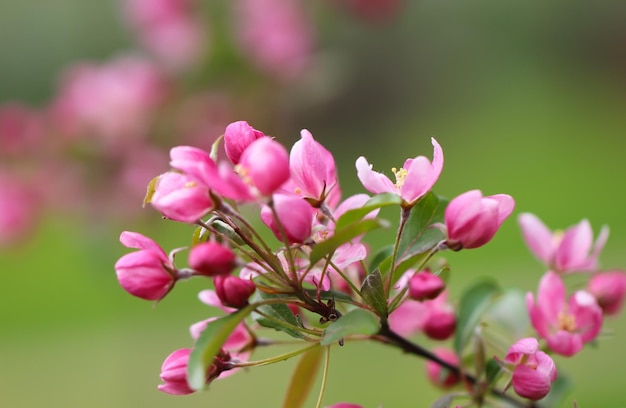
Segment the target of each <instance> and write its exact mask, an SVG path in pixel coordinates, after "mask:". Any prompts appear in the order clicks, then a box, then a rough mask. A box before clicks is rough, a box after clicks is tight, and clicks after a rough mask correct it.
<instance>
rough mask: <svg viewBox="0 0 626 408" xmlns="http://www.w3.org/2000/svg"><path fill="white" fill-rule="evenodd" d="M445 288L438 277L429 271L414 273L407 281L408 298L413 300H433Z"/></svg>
mask: <svg viewBox="0 0 626 408" xmlns="http://www.w3.org/2000/svg"><path fill="white" fill-rule="evenodd" d="M445 288H446V284H445V282H444V281H443V279H441V278H440V277H439V276H436V275H433V274H432V273H430V271H421V272H418V273H416V274H415V275H413V276H412V277H411V279H410V280H409V296H410V297H411V299H415V300H420V301H422V300H430V299H434V298H436V297H437V296H439V294H440V293H441V292H443V290H444V289H445Z"/></svg>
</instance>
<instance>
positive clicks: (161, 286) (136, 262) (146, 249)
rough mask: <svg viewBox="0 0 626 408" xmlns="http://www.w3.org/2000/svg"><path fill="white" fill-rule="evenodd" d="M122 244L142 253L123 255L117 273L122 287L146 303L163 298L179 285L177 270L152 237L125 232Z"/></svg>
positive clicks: (122, 236) (121, 240) (117, 263)
mask: <svg viewBox="0 0 626 408" xmlns="http://www.w3.org/2000/svg"><path fill="white" fill-rule="evenodd" d="M120 242H121V243H122V244H123V245H124V246H125V247H127V248H137V249H139V251H136V252H131V253H129V254H126V255H124V256H122V257H121V258H120V259H119V260H118V261H117V262H116V263H115V272H116V273H117V279H118V281H119V283H120V285H121V286H122V288H123V289H124V290H125V291H127V292H128V293H130V294H131V295H133V296H137V297H139V298H142V299H146V300H159V299H162V298H163V297H164V296H165V295H167V293H168V292H169V291H170V290H171V289H172V287H173V286H174V283H175V282H176V278H175V275H176V268H175V267H174V265H172V264H171V262H170V260H169V258H168V256H167V254H166V253H165V251H163V249H162V248H161V247H160V246H159V245H158V244H157V243H156V242H154V241H153V240H151V239H150V238H148V237H146V236H144V235H141V234H139V233H137V232H129V231H124V232H122V234H121V235H120Z"/></svg>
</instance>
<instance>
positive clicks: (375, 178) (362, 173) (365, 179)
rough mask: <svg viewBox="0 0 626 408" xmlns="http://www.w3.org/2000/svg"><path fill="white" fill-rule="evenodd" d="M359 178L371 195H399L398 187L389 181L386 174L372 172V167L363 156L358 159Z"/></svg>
mask: <svg viewBox="0 0 626 408" xmlns="http://www.w3.org/2000/svg"><path fill="white" fill-rule="evenodd" d="M356 170H357V177H358V178H359V180H360V181H361V183H362V184H363V187H365V189H366V190H367V191H369V192H370V193H374V194H381V193H394V194H398V189H397V188H396V185H395V184H394V183H392V182H391V180H389V178H388V177H387V176H385V175H384V174H381V173H378V172H376V171H373V170H372V165H371V164H369V163H368V162H367V159H365V157H363V156H361V157H359V158H358V159H356Z"/></svg>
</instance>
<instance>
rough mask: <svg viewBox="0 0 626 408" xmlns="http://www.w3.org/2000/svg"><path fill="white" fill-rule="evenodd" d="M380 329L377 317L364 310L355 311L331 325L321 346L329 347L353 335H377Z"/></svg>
mask: <svg viewBox="0 0 626 408" xmlns="http://www.w3.org/2000/svg"><path fill="white" fill-rule="evenodd" d="M379 328H380V327H379V324H378V319H377V318H376V316H375V315H373V314H372V313H370V312H368V311H366V310H364V309H354V310H351V311H350V312H348V313H347V314H345V315H343V316H341V317H340V318H339V319H337V320H335V321H334V322H332V323H330V325H329V326H328V327H327V328H326V331H325V332H324V337H323V338H322V341H321V342H320V344H321V345H322V346H328V345H330V344H332V343H334V342H336V341H339V340H341V339H343V338H344V337H346V336H349V335H351V334H365V335H372V334H376V333H377V332H378V329H379Z"/></svg>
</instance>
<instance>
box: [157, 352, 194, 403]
mask: <svg viewBox="0 0 626 408" xmlns="http://www.w3.org/2000/svg"><path fill="white" fill-rule="evenodd" d="M189 354H191V349H188V348H184V349H179V350H176V351H174V352H173V353H172V354H170V355H169V356H167V358H166V359H165V361H164V362H163V365H162V366H161V380H162V381H163V384H160V385H159V386H158V388H159V391H163V392H165V393H167V394H172V395H186V394H191V393H193V392H195V391H194V390H192V389H191V388H190V387H189V385H188V384H187V363H188V362H189Z"/></svg>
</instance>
